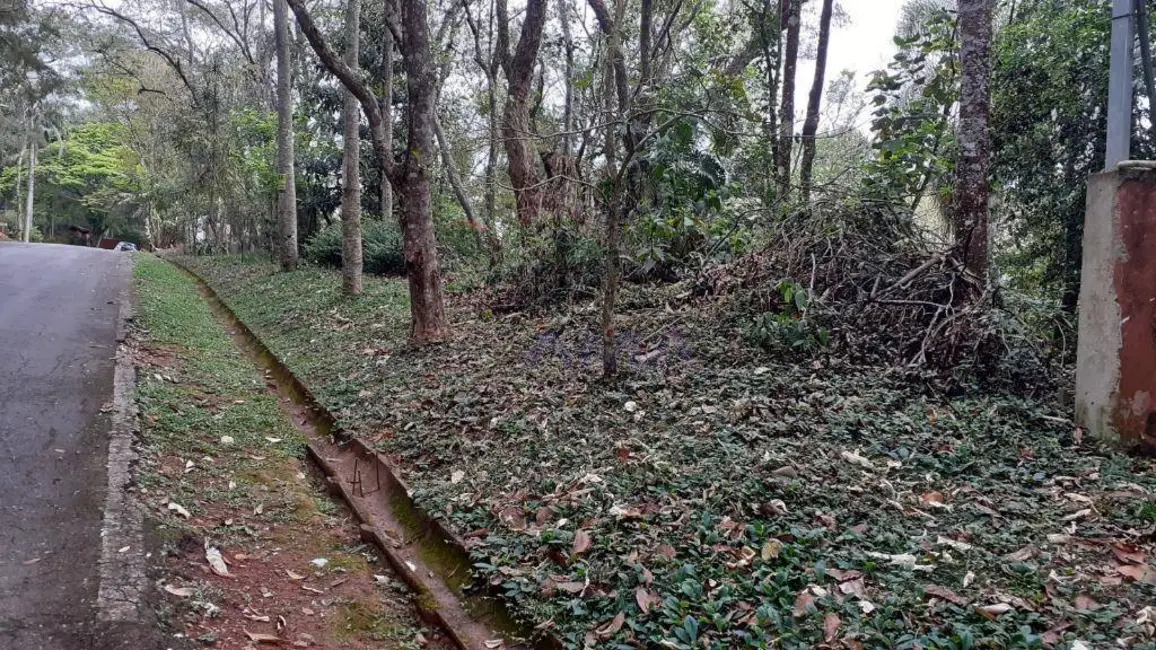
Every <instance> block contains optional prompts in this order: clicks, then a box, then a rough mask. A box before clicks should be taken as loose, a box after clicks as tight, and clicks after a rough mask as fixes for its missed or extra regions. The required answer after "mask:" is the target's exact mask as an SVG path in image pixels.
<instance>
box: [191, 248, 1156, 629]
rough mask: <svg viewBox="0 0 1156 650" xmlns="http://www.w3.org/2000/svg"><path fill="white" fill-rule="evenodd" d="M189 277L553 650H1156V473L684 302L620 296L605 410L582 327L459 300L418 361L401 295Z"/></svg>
mask: <svg viewBox="0 0 1156 650" xmlns="http://www.w3.org/2000/svg"><path fill="white" fill-rule="evenodd" d="M187 261H188V263H190V264H193V265H195V266H196V268H198V270H199V271H200V272H201V273H202V274H204V275H205V276H206V277H207V278H208V279H209V280H210V282H211V283H212V284H213V286H214V287H215V288H216V289H217V291H218V293H220V294H221V295H222V297H223V298H224V300H225V301H226V302H227V303H229V304H230V306H231V307H232V308H233V309H234V310H235V311H236V312H237V314H238V315H239V316H240V317H241V318H242V319H243V320H245V321H246V322H247V323H248V324H249V325H250V327H251V328H253V329H254V331H255V332H256V333H257V334H258V335H259V336H261V337H262V338H263V339H264V340H265V341H266V343H267V344H268V345H269V346H270V348H271V349H272V350H273V351H274V352H275V353H277V354H278V355H279V356H281V357H282V358H283V359H284V360H285V361H286V362H287V364H288V365H289V366H290V367H291V368H292V369H293V370H294V371H295V372H296V373H297V374H298V376H299V377H301V378H302V379H303V380H304V381H305V382H306V383H307V384H308V385H309V386H310V388H311V389H312V390H313V391H314V393H315V394H316V395H317V396H318V398H319V399H320V400H321V401H322V402H323V403H324V404H325V405H326V406H327V407H328V408H329V409H330V410H331V411H332V412H334V413H335V414H336V415H337V416H338V418H339V424H340V425H341V426H342V427H344V428H346V429H348V430H350V431H352V432H354V433H356V434H357V435H359V436H361V437H362V438H364V439H366V440H368V441H371V442H373V443H374V444H376V445H378V447H379V448H380V449H382V450H383V451H384V452H386V453H388V454H390V455H391V456H392V457H393V458H394V459H395V461H396V462H397V463H398V464H399V466H400V468H401V470H402V471H403V472H404V474H405V477H406V479H407V481H408V482H409V484H410V485H411V486H412V488H413V496H414V499H415V500H416V501H417V502H418V504H419V505H421V506H422V507H423V508H424V509H426V511H427V512H430V513H432V514H433V515H435V516H438V517H441V518H443V519H444V520H446V521H447V523H448V524H449V526H450V527H451V528H452V529H453V530H455V531H456V532H457V533H458V534H459V536H461V537H463V538H464V539H465V540H466V544H467V546H468V547H469V549H470V551H471V554H472V557H473V559H474V562H475V569H476V571H475V577H474V579H475V580H476V581H477V582H479V583H480V582H483V581H484V582H487V583H489V584H491V585H495V586H497V587H498V588H499V589H500V590H502V591H503V592H504V593H505V594H506V595H507V597H508V598H509V599H510V600H512V601H513V602H515V603H516V604H517V606H518V609H519V612H520V613H521V615H523V616H525V617H527V618H528V619H530V620H531V621H532V622H533V623H536V624H542V625H543V626H544V627H547V628H549V629H551V630H552V632H553V633H554V634H555V635H556V636H557V637H558V638H559V639H560V640H561V641H562V642H563V644H564V645H566V646H567V647H573V648H578V647H582V646H584V645H587V644H588V643H590V642H598V641H606V642H607V643H610V644H619V645H620V646H621V647H636V646H640V645H641V646H657V645H661V646H663V647H671V648H687V649H689V648H697V647H708V648H729V647H781V648H813V647H817V646H820V645H824V644H826V645H831V646H834V645H840V644H841V645H843V646H845V647H850V648H868V647H870V648H876V647H878V648H916V647H924V648H976V647H989V648H1036V647H1069V646H1071V645H1072V644H1073V643H1074V642H1075V641H1077V640H1079V641H1081V642H1083V643H1085V644H1088V645H1090V646H1092V647H1101V646H1103V647H1107V646H1108V645H1113V644H1118V645H1122V646H1124V647H1131V648H1153V647H1156V645H1154V642H1153V632H1154V629H1153V628H1154V624H1153V622H1152V621H1153V620H1154V619H1156V612H1153V611H1152V610H1151V609H1148V610H1145V609H1144V608H1145V607H1147V606H1151V605H1152V603H1156V568H1154V567H1153V564H1152V558H1153V557H1154V556H1156V544H1154V542H1156V538H1154V537H1153V533H1154V530H1156V526H1154V525H1153V522H1152V520H1151V512H1152V509H1153V508H1156V505H1153V504H1156V475H1154V473H1153V472H1154V469H1156V467H1154V465H1153V463H1152V462H1151V461H1148V460H1144V459H1135V458H1130V457H1128V456H1125V455H1122V454H1120V453H1117V452H1116V451H1114V450H1112V449H1110V448H1107V447H1104V446H1102V445H1099V444H1096V443H1095V442H1094V441H1089V440H1083V439H1082V438H1081V437H1080V435H1079V432H1078V430H1077V429H1076V427H1075V426H1074V425H1073V424H1072V423H1071V422H1070V421H1068V420H1067V419H1066V418H1067V414H1066V413H1065V412H1064V411H1063V410H1062V409H1061V408H1060V407H1059V406H1058V405H1057V404H1054V403H1051V402H1049V401H1046V400H1030V399H1023V398H1015V397H1009V396H1006V395H1000V394H972V395H966V396H961V397H954V398H948V397H944V396H942V395H940V394H938V393H936V392H935V391H933V390H929V389H928V388H926V387H924V386H922V385H919V384H916V383H913V382H911V381H910V380H907V379H901V378H899V377H897V376H895V375H894V374H892V373H889V372H887V371H886V369H883V368H871V367H857V366H850V365H848V364H846V363H844V362H842V361H840V360H839V359H836V358H830V357H829V356H827V355H824V354H823V353H822V352H821V351H819V352H816V353H815V354H814V355H813V357H812V358H811V359H809V360H808V361H807V362H805V363H784V362H782V361H780V360H778V359H776V358H775V357H773V356H770V355H768V354H766V353H765V352H763V351H760V350H758V349H756V348H754V347H753V346H752V345H751V344H749V343H747V342H746V341H745V339H744V337H743V336H742V327H743V323H742V321H741V320H740V319H739V318H737V317H736V314H735V313H734V312H733V310H732V308H731V306H728V305H726V304H718V303H714V302H709V301H701V302H699V303H698V304H694V305H687V304H686V303H687V299H686V297H685V296H683V295H681V292H682V291H684V290H685V288H684V287H678V286H674V287H668V288H650V289H638V288H632V287H627V288H626V292H625V295H624V298H623V301H622V304H623V305H624V313H623V315H622V318H621V322H620V323H619V334H620V337H621V339H622V340H624V341H626V342H627V343H626V345H625V346H624V348H623V349H622V351H621V354H622V356H623V362H624V365H625V366H626V367H627V373H626V375H625V376H624V377H623V378H622V379H621V380H620V381H618V382H615V383H606V382H603V381H602V380H601V379H600V378H599V368H598V367H597V364H596V359H597V357H596V354H597V349H598V347H597V341H598V336H597V333H596V332H597V327H596V322H595V321H596V316H597V309H596V307H597V306H596V305H577V306H575V307H573V308H572V309H570V310H569V311H566V312H557V313H544V314H534V315H527V314H514V315H510V316H507V317H500V318H496V319H495V318H490V317H489V315H488V314H486V313H485V311H484V310H481V313H478V312H477V311H475V309H474V308H472V307H471V304H470V296H468V295H462V296H456V297H455V298H454V300H453V301H452V304H451V308H450V315H451V319H452V320H453V322H454V324H455V327H454V334H453V336H452V338H451V339H450V340H449V341H447V342H445V343H443V344H440V345H436V346H430V347H428V348H425V349H412V348H410V347H409V346H408V345H407V344H406V343H405V337H406V335H407V334H408V313H407V305H406V300H405V293H404V292H405V285H404V283H403V282H400V281H397V280H388V279H379V278H367V279H366V295H365V296H364V297H362V298H360V299H350V298H346V297H343V296H341V294H340V291H339V288H340V279H339V277H338V276H337V275H336V274H335V273H331V272H328V271H320V270H317V269H312V268H306V269H302V270H300V271H296V272H293V273H278V272H276V270H275V268H274V267H272V266H271V265H268V264H264V263H259V262H254V261H252V260H248V261H244V260H237V259H234V258H202V259H190V260H187ZM586 539H588V540H589V544H588V548H587V543H586V541H585V540H586ZM913 565H914V567H916V568H913ZM1145 568H1146V569H1145ZM1145 570H1147V571H1149V573H1144V571H1145ZM993 605H994V606H998V607H995V608H991V606H993ZM983 608H988V609H983ZM619 613H621V614H623V617H622V625H621V626H615V625H612V623H613V621H614V620H615V618H616V616H617V615H618V614H619Z"/></svg>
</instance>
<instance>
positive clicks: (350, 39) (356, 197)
mask: <svg viewBox="0 0 1156 650" xmlns="http://www.w3.org/2000/svg"><path fill="white" fill-rule="evenodd" d="M360 32H361V0H347V4H346V5H345V65H347V66H349V68H350V69H351V70H357V66H358V40H359V37H360ZM343 118H344V120H345V131H344V133H343V139H344V141H345V157H344V161H343V164H342V182H343V183H342V187H341V288H342V289H343V290H344V291H345V293H346V294H348V295H351V296H356V295H360V294H361V291H362V287H361V270H362V250H361V104H360V102H358V101H357V97H354V95H353V93H351V92H349V91H348V90H346V91H345V107H344V113H343Z"/></svg>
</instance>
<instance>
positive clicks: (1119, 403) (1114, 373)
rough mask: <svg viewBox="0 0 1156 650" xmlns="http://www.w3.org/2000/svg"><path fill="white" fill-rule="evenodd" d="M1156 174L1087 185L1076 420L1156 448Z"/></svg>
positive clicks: (1125, 171)
mask: <svg viewBox="0 0 1156 650" xmlns="http://www.w3.org/2000/svg"><path fill="white" fill-rule="evenodd" d="M1154 326H1156V169H1152V168H1150V167H1149V168H1134V167H1129V166H1127V165H1126V164H1125V165H1124V166H1122V167H1121V168H1120V169H1118V170H1115V171H1111V172H1105V173H1102V174H1097V175H1095V176H1093V177H1092V178H1091V179H1090V180H1089V183H1088V210H1087V215H1086V217H1085V224H1084V260H1083V269H1082V276H1081V289H1080V329H1079V347H1078V351H1077V369H1076V419H1077V421H1078V422H1079V423H1080V424H1082V425H1083V426H1085V427H1087V429H1088V431H1089V433H1091V434H1092V435H1095V436H1100V437H1106V438H1110V439H1114V440H1119V441H1120V442H1122V443H1125V444H1127V445H1136V444H1143V445H1146V446H1154V447H1156V403H1154V400H1153V396H1156V330H1154Z"/></svg>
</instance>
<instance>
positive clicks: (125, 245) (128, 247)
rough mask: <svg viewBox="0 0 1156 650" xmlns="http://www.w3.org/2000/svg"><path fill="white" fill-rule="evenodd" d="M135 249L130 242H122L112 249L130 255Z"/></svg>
mask: <svg viewBox="0 0 1156 650" xmlns="http://www.w3.org/2000/svg"><path fill="white" fill-rule="evenodd" d="M136 249H137V248H136V244H134V243H132V242H130V241H122V242H120V243H119V244H117V245H116V248H114V249H113V250H115V251H122V252H130V253H131V252H133V251H135V250H136Z"/></svg>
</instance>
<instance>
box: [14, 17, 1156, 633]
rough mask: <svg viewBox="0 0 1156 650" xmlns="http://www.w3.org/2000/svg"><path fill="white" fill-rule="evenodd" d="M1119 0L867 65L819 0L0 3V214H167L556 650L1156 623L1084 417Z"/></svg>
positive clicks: (1140, 473) (969, 28) (1149, 572)
mask: <svg viewBox="0 0 1156 650" xmlns="http://www.w3.org/2000/svg"><path fill="white" fill-rule="evenodd" d="M1110 4H1111V3H1110V2H1108V1H1107V0H1096V1H1094V2H1088V1H1086V0H1080V1H1075V0H1071V1H1069V0H1056V1H1052V2H1033V1H1031V0H909V1H908V2H905V3H903V6H902V11H901V12H900V16H899V20H898V23H897V25H896V27H895V34H894V36H895V39H894V49H893V52H892V57H891V60H890V61H889V62H888V63H887V64H886V65H885V66H883V69H881V70H879V71H876V72H874V73H873V74H871V75H870V76H869V78H866V79H864V78H862V75H859V76H856V75H855V74H854V73H851V72H844V71H841V70H834V69H828V67H829V66H828V65H827V61H828V58H829V54H830V53H831V52H832V48H838V47H839V46H840V45H842V43H841V42H840V41H839V39H840V38H841V36H840V35H841V34H843V33H845V32H844V31H843V30H844V29H845V28H847V27H848V26H851V25H853V21H854V20H856V16H861V14H858V13H857V12H858V9H859V8H858V7H857V6H854V5H853V4H852V3H847V2H842V3H841V2H838V1H836V0H751V1H743V2H737V3H716V2H691V1H689V0H638V2H632V1H629V0H616V1H615V2H613V3H607V2H605V1H604V0H585V1H584V2H579V1H577V0H552V1H550V0H526V1H525V2H519V3H508V2H507V1H506V0H431V1H430V2H393V1H390V0H386V1H383V2H373V3H363V2H361V1H359V0H320V1H315V2H304V1H303V0H273V1H272V2H268V1H266V0H240V1H238V2H222V1H219V0H182V1H177V2H170V1H168V0H164V1H161V0H146V1H142V2H136V3H131V4H129V3H123V4H113V3H109V4H105V3H102V2H99V1H97V0H80V1H78V2H76V3H74V5H70V8H71V9H75V11H71V10H70V11H60V10H59V5H56V4H52V3H45V4H37V3H17V6H16V9H15V10H14V11H13V12H12V13H11V14H0V34H2V35H4V36H5V38H3V39H0V43H2V44H3V45H2V47H6V48H13V51H14V52H17V51H18V52H19V53H20V56H14V57H12V58H11V59H10V60H11V62H10V63H8V62H6V63H5V65H4V68H3V74H0V83H2V84H4V85H5V88H6V89H10V90H12V91H13V95H12V96H13V97H16V98H18V101H14V102H10V103H6V104H3V105H2V106H0V117H3V122H2V125H3V129H4V130H3V133H0V142H2V143H4V144H2V145H0V155H2V157H0V166H2V169H0V197H2V198H0V201H2V203H0V210H2V211H3V212H2V214H3V220H4V223H5V231H6V232H7V233H8V234H9V236H21V237H26V238H27V239H37V238H45V239H56V240H60V239H63V238H65V237H69V236H71V237H73V238H74V239H76V238H79V239H80V240H81V241H82V243H83V242H87V243H95V240H97V239H99V237H100V236H102V235H105V236H109V237H112V238H123V239H130V240H133V241H138V242H140V243H141V244H143V245H145V246H146V247H155V248H158V249H175V250H174V251H173V252H175V253H177V254H181V253H183V254H184V256H183V257H181V258H180V262H181V263H182V264H185V265H188V266H189V267H190V268H193V269H195V270H196V271H197V272H198V273H201V274H202V275H203V276H204V277H205V278H206V279H208V280H209V282H210V283H211V284H212V285H213V286H214V287H215V288H216V290H217V291H218V292H219V293H220V294H221V296H222V297H223V298H224V300H225V301H226V302H227V303H228V304H230V305H231V306H232V307H233V309H234V310H235V311H236V312H237V313H238V315H239V316H240V317H241V318H242V319H243V320H245V321H246V322H247V323H248V324H250V326H252V328H253V329H254V330H255V331H256V332H257V333H258V334H259V335H260V336H261V337H262V338H263V339H264V340H265V341H266V342H267V343H268V345H269V346H270V347H271V348H272V349H273V350H274V352H275V353H276V354H278V355H279V356H280V357H281V358H282V359H283V360H284V361H285V362H286V363H287V364H288V365H289V366H290V367H291V368H292V369H293V370H294V371H295V372H296V373H297V374H299V376H300V377H301V379H302V380H304V381H305V382H306V383H307V384H308V385H309V386H310V388H311V389H312V390H313V391H314V392H315V393H316V394H317V395H318V397H319V399H320V400H321V401H322V402H323V403H324V404H325V406H326V407H327V408H329V409H330V410H331V411H332V412H333V413H334V414H335V415H336V416H337V417H338V419H339V421H340V424H341V426H342V427H343V428H344V429H345V430H346V431H348V432H349V433H351V434H354V435H357V436H359V437H361V438H363V439H364V440H366V441H369V442H371V443H372V444H375V445H377V446H378V447H379V448H380V449H381V450H382V451H383V452H385V453H388V454H389V455H390V456H391V457H392V458H393V459H394V461H395V462H396V464H397V465H398V467H399V470H400V471H401V472H402V473H403V474H404V475H405V477H406V478H407V480H409V481H410V483H411V485H412V488H413V491H414V498H415V499H416V500H417V501H418V502H419V503H420V504H421V505H423V506H424V507H425V508H426V509H427V510H428V511H429V512H431V513H434V514H436V515H437V516H439V517H441V518H443V519H444V520H445V522H446V523H447V525H448V526H449V528H450V529H451V530H453V531H454V532H455V533H456V534H457V535H459V536H460V537H461V538H462V539H463V540H464V542H465V544H466V545H467V546H468V547H469V550H470V551H471V553H472V554H473V558H474V560H475V569H476V575H475V576H474V577H473V578H474V579H475V580H476V581H478V582H479V585H480V583H481V582H483V581H484V582H488V583H491V585H493V586H497V587H499V588H500V589H501V590H503V591H504V592H505V593H506V594H507V596H508V598H509V599H510V600H511V601H513V602H514V603H516V605H517V608H518V611H519V612H520V614H521V615H522V616H524V617H526V618H527V619H528V620H529V621H530V622H531V623H532V624H533V625H536V626H540V630H541V632H542V633H543V634H548V635H551V636H553V637H554V638H556V639H558V640H559V641H561V642H562V644H563V645H564V646H565V647H581V646H590V645H606V646H621V647H652V646H662V647H675V648H692V647H720V648H721V647H742V646H749V647H798V648H804V647H817V646H821V645H826V646H830V647H850V648H857V647H896V648H915V647H945V648H972V647H1000V648H1003V647H1070V648H1076V647H1107V646H1109V645H1113V644H1115V645H1122V646H1124V647H1135V648H1144V647H1152V645H1153V643H1154V641H1153V627H1154V622H1153V617H1154V616H1156V615H1154V614H1153V611H1152V603H1153V602H1156V598H1154V596H1156V593H1154V590H1156V587H1154V585H1153V582H1154V581H1156V569H1154V568H1153V567H1154V565H1153V557H1154V553H1156V550H1154V549H1153V543H1154V540H1153V531H1154V530H1156V521H1153V509H1154V508H1156V505H1154V502H1153V499H1154V496H1153V495H1154V490H1156V484H1154V483H1153V480H1154V479H1153V475H1152V469H1153V468H1152V464H1151V461H1150V460H1147V459H1145V458H1144V457H1142V456H1129V455H1126V454H1125V453H1123V451H1125V450H1119V449H1113V448H1109V447H1106V446H1104V445H1103V444H1102V443H1101V442H1100V441H1097V440H1091V439H1088V438H1087V437H1085V436H1084V434H1083V432H1082V431H1081V429H1080V428H1079V427H1077V426H1076V425H1075V423H1074V422H1072V421H1071V420H1070V416H1071V410H1072V408H1071V407H1072V362H1073V361H1074V351H1075V327H1074V323H1075V316H1076V307H1077V305H1076V302H1077V297H1078V295H1079V282H1080V278H1079V270H1080V268H1081V260H1082V251H1081V241H1082V235H1083V232H1082V229H1083V217H1084V215H1083V206H1084V201H1085V181H1086V179H1087V178H1088V176H1089V175H1091V174H1093V173H1095V172H1097V171H1099V170H1100V169H1102V168H1103V167H1104V162H1105V160H1104V155H1105V154H1104V141H1105V134H1106V128H1107V127H1106V118H1105V114H1106V111H1105V107H1106V104H1107V89H1108V64H1107V57H1108V47H1107V43H1108V39H1109V36H1108V35H1109V30H1110V26H1111V14H1110ZM1140 6H1143V5H1142V4H1141V5H1138V8H1139V7H1140ZM1145 25H1146V24H1145ZM1145 29H1148V27H1147V26H1145ZM1138 40H1140V39H1138ZM1137 50H1138V51H1140V50H1143V51H1147V48H1140V47H1138V48H1137ZM1142 60H1143V57H1138V63H1137V75H1136V78H1137V80H1140V79H1142V78H1143V77H1144V75H1143V74H1140V71H1141V70H1142V68H1143V67H1144V66H1142V65H1141V64H1140V61H1142ZM811 63H813V64H814V65H811ZM1136 85H1137V93H1136V97H1137V99H1136V100H1135V102H1134V105H1133V113H1134V120H1133V133H1132V151H1133V156H1134V157H1137V158H1151V157H1152V155H1153V154H1154V153H1156V151H1154V149H1156V140H1154V139H1153V132H1152V129H1150V128H1149V127H1150V124H1151V121H1152V120H1151V115H1150V105H1151V102H1150V101H1149V99H1148V97H1149V95H1150V94H1151V92H1153V91H1151V90H1150V89H1148V88H1147V87H1146V85H1145V84H1141V83H1139V81H1138V83H1137V84H1136ZM69 226H77V227H78V228H69ZM204 425H205V426H211V423H204ZM274 437H280V436H274Z"/></svg>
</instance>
